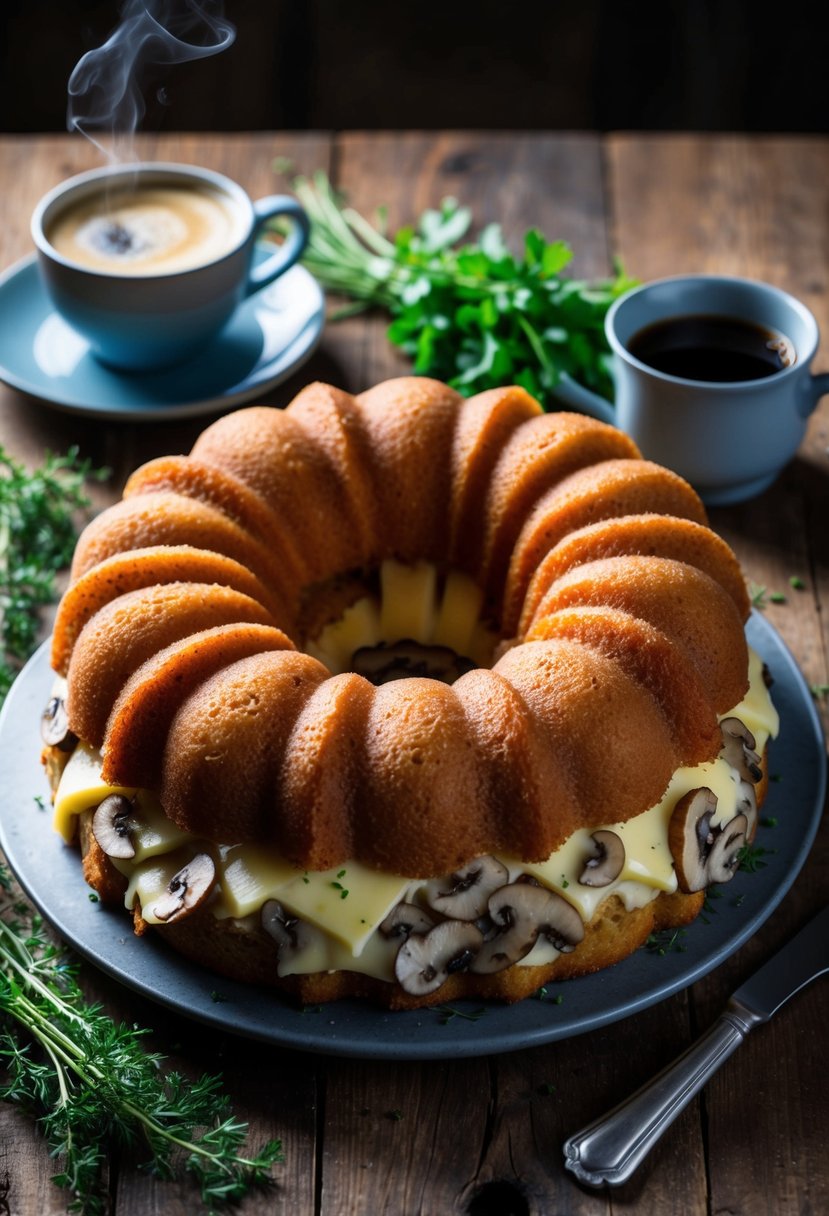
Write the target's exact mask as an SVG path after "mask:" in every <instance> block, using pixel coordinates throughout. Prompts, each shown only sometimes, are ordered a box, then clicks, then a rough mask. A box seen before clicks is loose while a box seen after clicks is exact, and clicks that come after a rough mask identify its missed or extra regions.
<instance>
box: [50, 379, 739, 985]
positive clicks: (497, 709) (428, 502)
mask: <svg viewBox="0 0 829 1216" xmlns="http://www.w3.org/2000/svg"><path fill="white" fill-rule="evenodd" d="M387 560H391V561H394V562H398V563H400V562H403V563H414V562H418V561H427V562H429V563H431V564H432V565H433V566H434V568H435V570H436V572H437V573H436V578H437V579H438V581H439V585H440V586H442V585H443V582H442V580H443V579H445V578H447V576H448V574H449V573H451V572H453V571H458V570H460V571H463V572H464V573H465V574H466V575H467V576H469V577H470V578H471V579H472V581H473V583H474V584H475V586H476V587H477V589H478V592H479V593H480V595H481V598H482V608H481V620H482V621H483V622H485V623H486V625H487V626H488V627H491V628H492V629H493V630H494V632H495V634H497V637H498V640H499V643H500V644H499V645H498V646H497V647H496V651H495V655H494V662H493V664H492V667H491V669H488V668H486V667H482V668H479V669H477V670H474V671H471V672H468V673H467V674H466V675H462V676H461V677H460V678H459V679H457V680H456V681H455V683H454V684H453V685H452V686H451V687H450V686H449V685H448V684H444V683H442V682H440V681H438V680H434V679H425V678H407V679H402V680H397V681H395V682H393V683H387V684H383V685H381V686H380V687H377V688H375V687H374V686H373V685H372V684H370V683H369V682H368V681H367V680H366V679H364V678H363V676H361V675H358V674H355V673H353V672H347V673H345V674H342V675H336V676H332V674H331V672H330V671H329V670H328V669H327V668H326V667H325V666H324V665H323V664H322V663H320V662H319V661H318V660H317V659H316V658H312V657H311V656H310V655H308V654H306V653H303V648H304V645H305V642H306V637H307V636H308V634H309V633H310V634H311V636H314V637H315V636H317V634H318V632H319V631H321V630H322V629H323V628H324V627H325V626H326V625H327V624H329V623H330V622H331V621H333V620H335V619H336V618H337V616H338V615H339V614H340V613H341V612H342V611H343V608H344V606H347V605H350V604H352V603H354V601H355V599H356V598H357V589H358V588H359V586H360V585H361V584H366V583H367V582H368V581H370V580H372V579H375V580H376V579H377V577H378V571H379V567H380V564H381V563H382V562H384V561H387ZM747 611H748V599H747V595H746V591H745V586H744V583H743V580H742V576H741V574H740V571H739V567H738V565H737V563H736V560H735V559H734V557H733V554H731V551H730V550H729V549H728V547H727V546H726V545H725V544H724V542H722V541H721V540H719V539H718V538H717V537H715V536H714V534H713V533H711V532H710V531H709V530H708V528H707V526H706V515H705V510H704V508H703V506H702V503H701V502H700V500H699V498H698V496H697V495H696V493H695V492H694V491H693V489H692V488H691V487H690V486H689V485H688V484H687V483H686V482H684V481H683V480H682V479H681V478H679V477H678V476H677V475H676V474H674V473H671V472H669V471H667V470H665V469H662V468H659V467H658V466H656V465H654V464H652V463H650V462H648V461H646V460H643V459H641V457H640V455H639V453H638V450H637V449H636V447H635V445H634V444H633V443H632V441H631V440H630V439H629V438H628V437H627V436H625V435H623V434H622V433H621V432H619V431H617V430H615V429H614V428H612V427H608V426H606V425H605V424H602V423H599V422H596V421H594V420H592V419H589V418H585V417H582V416H580V415H577V414H572V413H560V414H557V413H549V414H545V413H543V412H542V411H541V408H540V406H539V405H538V403H537V402H535V401H533V399H532V398H530V397H529V396H528V395H527V394H526V393H525V392H524V391H523V390H522V389H520V388H517V387H511V388H505V389H498V390H492V391H491V392H487V393H482V394H479V395H478V396H477V397H473V398H471V399H468V400H466V399H464V398H462V397H461V396H460V395H459V394H458V393H456V392H455V391H454V390H453V389H451V388H449V387H447V386H446V385H444V384H441V383H439V382H437V381H433V380H428V379H425V378H421V377H402V378H399V379H397V380H393V381H387V382H386V383H384V384H381V385H378V386H376V387H375V388H372V389H370V390H368V391H367V392H365V393H362V394H360V395H359V396H351V395H350V394H348V393H345V392H343V391H341V390H338V389H336V388H333V387H331V386H329V385H322V384H312V385H309V386H308V387H307V388H306V389H304V390H303V391H302V392H301V393H300V394H299V395H298V397H297V398H296V399H295V401H294V402H292V403H291V405H290V406H288V407H287V408H286V409H284V410H277V409H270V408H267V407H260V406H257V407H253V408H249V409H244V410H240V411H238V412H236V413H235V414H230V415H227V416H225V417H223V418H220V419H219V420H218V421H217V422H215V423H213V424H212V425H211V426H210V427H208V428H207V430H206V431H205V432H204V433H203V434H202V435H201V437H200V438H199V439H198V441H197V443H196V444H195V446H194V448H193V451H192V453H191V455H190V456H170V457H164V458H161V459H159V460H155V461H152V462H150V463H149V464H147V465H145V466H143V468H141V469H139V470H137V471H136V473H135V474H133V476H132V477H131V478H130V480H129V482H128V484H127V488H126V491H125V497H124V500H123V501H122V502H121V503H119V504H117V505H116V506H114V507H111V508H109V510H107V511H105V512H103V513H102V515H101V516H99V517H98V518H97V519H96V520H94V521H93V522H92V524H90V525H89V527H88V528H87V529H86V530H85V532H84V533H83V536H82V537H81V540H80V541H79V544H78V548H77V552H76V555H75V559H74V561H73V567H72V583H71V586H70V588H69V590H68V592H67V593H66V596H65V597H64V600H63V602H62V604H61V606H60V609H59V612H58V620H57V625H56V630H55V640H54V645H53V658H54V665H55V668H56V670H58V671H60V672H67V673H68V683H69V689H68V700H67V709H68V714H69V725H70V728H71V729H72V730H74V731H76V733H78V734H79V735H80V737H81V738H82V739H83V741H84V742H86V743H89V744H92V745H96V746H100V747H101V749H102V752H103V775H104V779H105V780H106V781H109V782H111V783H113V784H120V785H125V786H128V787H134V786H140V787H144V788H149V789H151V790H153V791H154V792H155V793H157V794H158V796H159V798H160V800H161V803H162V806H163V807H164V809H165V811H166V813H167V814H168V815H169V817H170V818H171V819H172V820H173V821H174V822H175V823H176V824H177V825H178V826H179V827H182V828H184V829H186V830H187V831H190V832H192V833H194V834H195V835H197V836H199V837H202V838H205V839H208V840H213V841H221V842H223V843H236V842H250V843H253V844H255V843H260V844H262V845H267V846H268V847H273V848H276V849H277V850H278V851H279V852H280V853H281V854H282V855H283V856H284V857H285V858H287V859H288V860H289V861H291V862H292V863H293V864H295V865H297V866H300V867H303V868H307V869H310V870H324V869H328V868H330V867H332V866H335V865H338V864H340V863H342V862H345V861H347V860H352V859H353V860H357V861H361V862H363V863H364V864H366V865H368V866H369V867H373V868H376V869H380V870H385V871H388V872H391V873H395V874H400V875H403V876H408V877H412V878H429V877H432V876H435V875H439V874H442V873H448V872H450V871H452V870H453V869H455V868H456V867H458V866H460V865H462V864H463V863H465V862H467V861H469V860H470V859H472V858H476V857H479V856H481V855H483V854H488V853H496V854H502V855H508V856H511V857H515V858H518V859H519V860H523V861H524V862H527V863H529V862H538V861H541V860H544V859H545V858H546V857H548V856H549V855H550V853H551V852H552V851H553V850H554V849H556V848H558V847H559V846H560V845H562V844H563V843H564V842H565V841H566V840H567V839H568V838H569V837H570V836H571V835H572V834H573V832H574V831H575V830H576V829H577V828H579V827H587V828H595V827H598V826H600V825H601V824H602V823H606V822H607V821H608V808H609V807H612V817H611V818H612V820H613V821H619V822H622V821H625V820H627V819H629V818H631V817H633V816H635V815H637V814H639V813H640V812H642V811H643V810H645V809H647V808H648V807H650V806H652V805H654V804H655V803H656V802H657V801H658V800H659V799H660V797H661V796H662V794H663V793H664V790H665V788H666V786H667V784H668V781H669V779H670V777H671V775H672V773H673V772H674V771H675V770H676V769H677V768H679V767H682V766H688V765H693V764H697V763H700V762H702V761H704V760H708V759H713V758H714V756H716V754H717V752H718V750H719V746H720V740H719V729H718V725H717V718H718V715H720V714H723V713H725V712H727V711H728V710H730V709H731V708H732V707H733V706H734V705H735V704H738V703H739V701H740V700H741V699H742V697H743V695H744V693H745V690H746V686H747V677H746V672H747V665H748V664H747V659H748V656H747V649H746V644H745V637H744V632H743V621H744V619H745V615H746V613H747ZM84 831H85V836H84V840H83V846H84V849H85V851H86V853H87V858H88V860H87V871H88V873H89V874H91V875H92V876H93V878H94V879H95V881H96V882H97V883H100V885H101V887H102V889H105V890H106V891H107V892H108V893H111V889H110V886H109V885H108V884H109V883H110V882H111V881H112V879H111V875H110V876H109V877H107V872H106V871H107V867H106V866H104V865H103V864H102V863H101V862H100V858H99V857H98V858H97V859H96V849H97V846H96V845H95V842H94V839H93V840H92V841H90V837H89V833H88V831H87V830H86V829H84ZM90 859H91V860H90ZM699 902H700V901H699V899H698V898H697V896H687V897H685V896H683V897H675V898H674V897H670V898H669V897H667V896H660V897H659V898H658V899H656V900H655V901H654V902H653V903H652V904H650V905H648V907H647V908H645V909H641V910H639V911H636V912H624V913H623V914H622V910H621V905H620V904H619V901H618V899H616V898H615V897H613V898H611V899H609V900H607V901H605V904H604V905H602V907H601V908H600V911H599V913H597V916H596V918H594V922H592V923H591V925H590V926H589V928H588V933H587V937H586V939H585V942H584V943H583V945H582V946H581V947H579V949H578V950H577V951H576V952H575V953H574V955H573V956H571V955H562V956H561V958H560V959H559V960H557V962H556V963H555V964H552V965H551V968H543V969H536V968H521V967H511V968H510V969H509V971H508V973H506V975H505V976H499V977H495V978H489V977H483V976H481V977H472V976H468V975H463V976H460V977H451V978H450V980H449V981H447V984H446V985H444V987H443V988H441V990H440V994H439V996H438V997H430V998H428V1000H434V999H452V998H453V997H454V996H456V995H458V994H460V993H463V994H464V995H487V994H488V993H490V992H496V991H497V993H498V995H499V996H501V997H502V998H503V999H507V1000H512V999H520V997H521V996H522V995H525V994H526V992H528V991H532V990H534V988H536V987H538V985H539V984H540V983H543V982H545V981H546V980H547V979H550V978H553V979H554V978H559V977H561V976H563V975H566V974H568V968H571V969H572V968H573V967H578V968H579V970H580V973H581V972H582V971H584V970H592V969H594V968H595V967H599V966H605V965H608V963H609V962H611V961H613V960H614V959H616V958H618V957H621V955H622V954H624V953H626V952H629V949H632V948H634V947H635V944H636V943H638V941H640V940H642V938H643V937H645V936H647V933H649V932H651V931H652V929H653V928H654V927H655V926H658V925H659V924H661V923H680V921H681V920H682V919H683V918H690V917H691V916H692V915H693V914H694V910H695V909H696V908H697V907H698V905H699ZM671 918H673V919H671ZM205 926H207V928H206V929H205ZM142 927H143V926H142ZM200 927H201V928H200ZM163 931H164V933H165V935H166V936H167V937H168V938H169V940H170V941H171V942H174V943H175V944H176V945H177V948H181V949H183V950H184V951H185V952H188V951H195V952H199V951H201V950H202V946H200V945H199V944H198V942H199V940H200V933H201V935H202V936H203V937H204V939H205V940H208V939H209V940H210V942H211V947H210V948H211V950H212V949H213V948H214V947H215V946H216V935H217V934H219V930H218V929H216V928H215V925H214V923H213V919H212V918H209V919H205V915H204V914H202V913H201V912H200V913H199V914H198V915H197V916H196V915H194V916H192V917H190V918H188V919H187V920H186V921H183V922H182V923H181V924H180V925H170V926H167V927H165V929H164V930H163ZM220 936H222V940H223V942H224V941H225V937H227V939H228V940H230V941H232V943H233V946H229V945H223V946H222V947H221V950H222V951H224V950H225V949H226V950H227V951H228V952H229V955H230V956H232V955H233V954H234V949H238V952H239V957H240V958H242V957H244V958H245V959H246V960H248V961H247V962H246V963H245V964H244V966H242V967H241V968H240V970H241V971H245V972H247V970H248V969H249V970H250V972H251V976H252V977H254V978H256V977H259V976H260V972H261V973H262V974H263V975H264V971H266V970H267V971H269V972H270V971H272V970H273V956H274V947H273V945H272V943H271V942H270V941H269V940H267V939H265V944H266V945H267V947H268V950H267V952H265V954H264V955H263V961H262V962H261V964H260V963H259V962H256V961H255V960H256V959H257V958H258V957H259V953H260V952H259V951H258V950H257V948H256V945H255V943H256V940H257V936H261V935H257V934H254V935H251V934H247V936H245V937H244V938H242V937H238V936H236V935H235V930H233V929H232V926H230V925H228V924H227V923H226V924H225V926H224V934H220ZM252 942H253V944H251V943H252ZM631 943H633V945H631ZM260 945H261V943H260ZM576 955H577V956H578V960H579V961H578V962H576V961H575V958H576ZM568 960H569V961H568ZM213 961H214V962H215V960H213ZM211 965H212V964H211ZM230 965H231V964H230V963H228V966H230ZM234 965H235V964H234ZM536 972H538V973H539V974H535V973H536ZM542 972H543V974H542ZM262 982H269V981H268V980H266V979H263V980H262ZM281 986H282V987H283V988H287V989H288V990H295V991H296V992H298V993H299V994H301V999H306V1000H318V999H326V998H323V997H322V996H320V995H316V996H315V995H312V994H313V993H322V992H331V993H333V992H337V993H339V992H340V991H343V992H345V991H348V992H349V993H355V992H357V991H360V992H362V991H364V990H365V991H374V989H375V987H376V984H375V982H374V981H369V980H365V979H363V978H355V977H353V976H352V977H348V976H346V977H334V978H332V977H328V976H324V977H310V978H308V979H307V980H291V981H290V982H288V983H287V984H283V985H281ZM395 999H397V998H395ZM428 1000H427V1001H426V1002H425V1003H428ZM413 1003H414V1004H417V1003H419V1002H417V1001H415V1000H414V999H413V998H411V999H410V998H408V997H406V998H405V999H404V1000H402V1004H403V1005H404V1006H405V1005H407V1004H409V1005H411V1004H413Z"/></svg>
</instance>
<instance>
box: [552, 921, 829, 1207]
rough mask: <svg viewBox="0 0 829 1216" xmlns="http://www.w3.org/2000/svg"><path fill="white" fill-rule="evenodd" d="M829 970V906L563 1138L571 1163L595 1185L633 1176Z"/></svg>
mask: <svg viewBox="0 0 829 1216" xmlns="http://www.w3.org/2000/svg"><path fill="white" fill-rule="evenodd" d="M827 971H829V907H826V908H824V909H823V911H822V912H819V913H818V915H817V916H816V917H815V918H814V919H813V920H811V921H809V923H808V924H807V925H806V927H805V928H804V929H801V931H800V932H799V933H798V934H797V936H796V937H795V938H793V939H792V940H791V941H790V942H789V943H788V944H787V945H785V946H784V947H783V948H782V949H781V950H779V951H778V953H777V954H775V955H774V956H773V957H772V958H770V959H769V961H768V962H767V963H764V964H763V966H762V967H761V968H760V970H759V971H756V972H755V973H754V975H753V976H752V977H751V979H749V980H747V981H746V982H745V983H744V984H743V985H742V987H740V988H738V989H737V991H736V992H735V993H734V995H733V996H732V997H731V998H730V1000H729V1002H728V1004H727V1005H726V1007H725V1010H724V1011H723V1012H722V1013H721V1014H720V1016H719V1018H718V1019H717V1021H716V1022H715V1023H714V1024H713V1026H712V1027H711V1029H710V1030H708V1031H707V1033H706V1034H704V1035H703V1036H702V1038H701V1039H698V1040H697V1041H696V1043H692V1044H691V1046H690V1047H689V1048H688V1050H687V1051H685V1052H683V1054H682V1055H681V1056H680V1057H679V1058H678V1059H677V1060H675V1061H674V1062H673V1064H669V1065H668V1067H667V1068H664V1069H663V1070H662V1072H660V1073H659V1074H658V1076H656V1077H654V1079H653V1080H652V1081H649V1082H648V1083H647V1084H646V1085H644V1086H643V1087H642V1088H641V1089H639V1090H637V1091H636V1093H635V1094H633V1096H632V1097H630V1098H627V1099H626V1100H625V1101H624V1102H622V1103H620V1105H619V1106H616V1107H615V1108H614V1109H613V1110H612V1111H610V1113H609V1114H607V1115H603V1116H602V1117H601V1118H599V1119H596V1120H595V1121H594V1122H593V1123H591V1124H589V1125H588V1126H587V1127H585V1128H584V1130H583V1131H580V1132H577V1133H576V1135H575V1136H571V1137H570V1139H569V1140H565V1142H564V1146H563V1147H564V1158H565V1160H564V1164H565V1166H566V1168H567V1169H568V1170H570V1171H571V1172H572V1173H573V1174H575V1175H576V1177H577V1178H578V1179H579V1181H580V1182H585V1183H587V1185H588V1186H603V1185H605V1184H608V1185H610V1186H619V1185H621V1183H623V1182H627V1180H628V1178H630V1176H631V1174H632V1173H633V1172H634V1170H635V1169H636V1168H637V1167H638V1166H639V1165H640V1164H641V1162H642V1161H643V1160H644V1158H645V1157H646V1156H647V1154H648V1153H649V1152H650V1150H651V1149H652V1148H653V1146H654V1144H656V1142H657V1140H658V1139H659V1138H660V1136H661V1135H662V1133H663V1132H664V1131H666V1130H667V1129H668V1128H669V1127H670V1126H671V1124H672V1123H673V1121H674V1119H676V1117H677V1115H678V1114H679V1113H680V1111H682V1110H684V1109H685V1107H686V1106H687V1105H688V1103H689V1102H690V1101H691V1099H692V1098H693V1097H694V1095H695V1094H697V1093H698V1092H699V1091H700V1090H701V1089H702V1087H703V1085H705V1083H706V1082H707V1081H708V1080H709V1079H710V1077H711V1076H712V1075H713V1074H714V1073H715V1072H716V1070H717V1069H718V1068H719V1067H720V1065H721V1064H722V1063H723V1062H724V1061H725V1060H727V1059H728V1057H729V1056H730V1055H731V1053H732V1052H733V1051H736V1050H737V1048H738V1047H739V1046H740V1044H741V1043H742V1041H743V1039H744V1038H745V1037H746V1035H747V1034H748V1032H749V1031H750V1030H753V1029H754V1027H755V1026H759V1025H760V1023H761V1022H767V1021H768V1020H769V1018H772V1017H774V1015H775V1014H776V1013H777V1011H778V1009H780V1007H781V1006H782V1005H785V1003H786V1001H788V1000H789V999H790V997H793V996H794V995H795V993H797V992H800V990H801V988H805V987H806V985H807V984H810V983H811V982H812V980H815V979H817V978H818V976H820V975H825V974H826V972H827Z"/></svg>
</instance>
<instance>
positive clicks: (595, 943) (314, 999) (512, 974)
mask: <svg viewBox="0 0 829 1216" xmlns="http://www.w3.org/2000/svg"><path fill="white" fill-rule="evenodd" d="M91 824H92V812H91V811H86V812H84V814H83V815H81V816H80V822H79V843H80V846H81V851H82V853H83V859H84V860H83V865H84V877H85V879H86V881H87V883H89V885H90V886H91V887H93V888H94V889H95V891H97V893H98V895H99V897H100V899H101V901H102V902H103V903H107V904H119V903H122V902H123V898H124V891H125V889H126V880H125V879H124V877H123V875H121V874H120V873H119V872H118V871H117V870H116V869H115V867H114V866H113V865H112V864H111V863H110V861H109V859H108V858H107V856H106V854H105V853H104V852H103V850H102V849H101V847H100V845H99V844H98V842H97V841H96V840H95V837H94V836H93V835H92V830H91ZM704 901H705V892H704V891H697V892H695V893H694V894H693V895H684V894H682V893H681V892H675V893H673V894H669V893H668V892H664V891H663V892H660V894H659V895H658V896H657V897H656V899H654V900H652V901H651V902H650V903H649V904H646V905H645V906H644V907H643V908H634V909H632V910H631V911H628V910H627V909H626V908H625V906H624V903H623V902H622V900H621V898H620V897H619V896H618V895H615V894H613V895H609V896H608V897H607V899H605V900H604V901H603V902H602V903H601V904H600V905H599V907H598V908H597V910H596V913H595V915H594V916H593V919H592V920H591V921H590V923H589V924H587V925H586V926H585V932H584V940H583V941H582V942H580V943H579V945H578V946H577V947H576V949H575V950H573V951H572V952H570V953H568V954H560V955H559V956H558V958H556V959H554V960H553V962H551V963H546V964H545V965H544V966H541V967H522V966H519V965H513V966H512V967H508V968H507V969H506V970H504V971H499V972H496V973H495V974H494V975H475V974H474V973H473V972H469V971H465V972H459V973H457V974H455V975H450V976H449V977H448V979H447V980H446V981H445V982H444V983H443V984H442V985H441V986H440V988H438V989H436V990H435V991H434V992H430V993H428V994H427V995H426V996H420V997H417V996H411V995H409V994H408V993H407V992H404V990H403V989H402V988H401V987H400V985H399V984H398V983H396V982H386V981H384V980H378V979H375V978H374V977H372V976H368V975H361V974H360V973H359V972H356V971H334V972H317V973H314V974H312V975H288V976H279V975H277V963H278V952H277V947H276V944H275V942H274V941H273V940H272V938H270V937H269V936H268V935H267V934H266V933H265V932H263V931H262V930H261V929H258V928H251V927H250V926H249V925H247V924H245V925H241V924H240V923H239V922H237V921H234V920H233V919H231V918H226V919H222V920H220V919H218V918H217V917H215V916H214V915H213V913H212V912H211V911H210V909H209V908H200V909H197V910H196V911H194V912H193V913H191V915H190V916H188V917H187V918H186V920H181V921H178V922H177V923H174V924H170V925H152V926H150V925H148V924H147V922H146V921H144V920H143V919H142V918H141V914H140V909H138V908H136V909H135V911H134V921H135V930H136V932H137V933H139V934H143V933H145V932H154V933H157V934H158V935H159V936H160V937H161V938H162V939H163V940H164V941H165V942H167V943H168V945H169V946H171V947H172V949H173V950H175V951H176V952H177V953H179V954H181V955H183V956H184V957H186V958H189V959H190V960H191V961H193V962H195V963H198V964H200V965H201V966H203V967H206V968H207V969H209V970H210V971H214V972H216V973H217V974H218V975H224V976H227V977H228V978H229V979H233V980H238V981H240V982H242V983H249V984H257V985H259V986H262V987H267V988H272V989H275V990H276V991H277V992H279V993H280V994H282V995H283V996H285V997H287V998H288V999H290V1000H292V1001H294V1002H296V1003H297V1004H300V1005H320V1004H325V1003H327V1002H328V1001H338V1000H341V999H343V998H346V997H353V998H357V999H365V1000H369V1001H371V1002H372V1003H373V1004H377V1005H382V1006H384V1007H385V1008H388V1009H395V1010H396V1009H422V1008H426V1007H428V1006H430V1005H440V1004H444V1003H445V1002H447V1001H449V1002H451V1001H460V1000H495V1001H501V1002H504V1003H506V1004H513V1003H514V1002H516V1001H521V1000H523V999H524V998H525V997H528V996H532V994H533V993H534V992H536V991H537V990H538V989H539V988H541V987H543V986H544V985H545V984H551V983H556V982H558V981H559V980H568V979H575V978H577V977H578V976H581V975H590V974H592V973H593V972H595V971H601V970H604V968H606V967H611V966H613V965H614V964H615V963H618V962H621V960H622V959H625V958H627V957H628V956H629V955H630V954H632V953H633V951H634V950H637V949H638V948H639V947H640V946H641V945H643V943H644V942H645V941H647V939H648V937H649V936H650V934H651V933H657V932H659V931H661V930H663V929H674V928H678V927H680V926H682V925H687V924H689V923H690V922H691V921H692V920H694V918H695V917H696V916H697V915H698V914H699V912H700V909H701V908H702V905H703V903H704Z"/></svg>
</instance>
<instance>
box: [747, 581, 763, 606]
mask: <svg viewBox="0 0 829 1216" xmlns="http://www.w3.org/2000/svg"><path fill="white" fill-rule="evenodd" d="M748 594H749V597H750V599H751V605H752V607H753V608H758V609H760V610H761V611H762V609H763V608H765V606H766V588H765V587H762V586H761V585H760V584H759V583H749V585H748Z"/></svg>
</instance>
